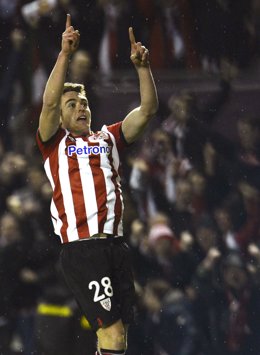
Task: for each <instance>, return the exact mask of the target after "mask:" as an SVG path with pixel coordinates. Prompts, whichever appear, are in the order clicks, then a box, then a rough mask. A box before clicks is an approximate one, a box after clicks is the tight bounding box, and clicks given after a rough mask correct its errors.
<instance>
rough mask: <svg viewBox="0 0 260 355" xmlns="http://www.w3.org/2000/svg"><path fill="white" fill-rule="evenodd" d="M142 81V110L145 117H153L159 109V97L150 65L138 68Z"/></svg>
mask: <svg viewBox="0 0 260 355" xmlns="http://www.w3.org/2000/svg"><path fill="white" fill-rule="evenodd" d="M137 74H138V77H139V83H140V96H141V104H140V110H141V112H142V114H143V115H144V116H145V117H148V118H149V117H152V116H153V115H155V113H156V111H157V110H158V97H157V92H156V87H155V83H154V79H153V75H152V72H151V69H150V67H149V66H148V67H141V68H138V69H137Z"/></svg>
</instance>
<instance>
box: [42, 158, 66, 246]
mask: <svg viewBox="0 0 260 355" xmlns="http://www.w3.org/2000/svg"><path fill="white" fill-rule="evenodd" d="M44 169H45V172H46V175H47V177H48V179H49V181H50V184H51V187H52V190H53V191H54V188H55V184H54V180H53V178H52V174H51V167H50V159H49V158H47V159H46V161H45V163H44ZM51 217H52V223H53V227H54V232H55V234H57V235H59V237H60V238H61V227H62V220H61V219H60V218H59V213H58V210H57V208H56V206H55V203H54V201H53V198H52V200H51ZM61 241H62V238H61Z"/></svg>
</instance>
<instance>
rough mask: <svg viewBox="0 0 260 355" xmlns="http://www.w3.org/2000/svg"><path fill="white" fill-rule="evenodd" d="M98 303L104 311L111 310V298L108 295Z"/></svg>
mask: <svg viewBox="0 0 260 355" xmlns="http://www.w3.org/2000/svg"><path fill="white" fill-rule="evenodd" d="M100 304H101V306H102V307H103V308H104V309H105V310H106V311H110V310H111V299H110V298H109V297H108V298H105V299H104V300H102V301H100Z"/></svg>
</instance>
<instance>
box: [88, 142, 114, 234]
mask: <svg viewBox="0 0 260 355" xmlns="http://www.w3.org/2000/svg"><path fill="white" fill-rule="evenodd" d="M102 143H103V142H102ZM97 145H98V146H101V147H107V146H108V144H106V143H105V142H104V144H100V142H98V144H93V143H88V146H89V147H90V146H92V147H94V146H97ZM104 157H106V154H92V155H91V156H90V159H89V165H90V169H91V172H92V177H93V182H94V187H95V194H96V203H97V209H98V214H97V217H98V221H97V223H98V225H97V232H96V233H102V232H104V224H105V221H106V220H107V215H108V204H107V188H106V178H105V174H107V169H106V170H105V171H104V169H102V168H101V165H100V164H101V162H103V160H104ZM88 202H90V201H88ZM111 230H112V229H110V232H109V233H111Z"/></svg>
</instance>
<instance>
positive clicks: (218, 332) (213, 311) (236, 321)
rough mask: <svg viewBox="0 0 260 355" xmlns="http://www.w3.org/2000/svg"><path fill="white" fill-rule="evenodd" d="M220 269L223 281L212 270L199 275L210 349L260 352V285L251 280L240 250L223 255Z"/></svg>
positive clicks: (238, 354)
mask: <svg viewBox="0 0 260 355" xmlns="http://www.w3.org/2000/svg"><path fill="white" fill-rule="evenodd" d="M220 271H221V273H220V282H219V284H217V283H216V282H215V283H214V280H213V279H212V278H210V277H209V274H208V272H204V273H201V272H200V273H198V274H197V276H196V280H197V281H196V293H197V294H198V297H199V300H200V301H199V302H203V305H204V306H203V307H204V309H205V307H207V308H206V313H207V317H208V326H209V328H208V329H209V333H210V335H209V336H210V343H211V347H212V349H211V351H210V353H211V354H224V355H242V354H243V355H244V354H247V353H248V352H250V353H251V354H258V353H259V350H260V348H259V346H260V344H259V338H258V337H257V336H256V334H257V332H258V329H259V311H260V307H259V306H260V304H259V299H260V298H259V289H257V288H256V287H255V285H254V284H253V282H252V281H251V279H250V276H249V273H248V271H247V269H246V266H245V262H244V260H243V259H242V258H241V256H240V254H239V253H237V252H232V253H230V254H229V255H227V256H226V257H225V258H224V259H223V261H222V267H221V268H220ZM203 294H204V295H203ZM206 294H207V299H206V298H205V295H206ZM200 309H201V307H200ZM201 316H202V314H201Z"/></svg>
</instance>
